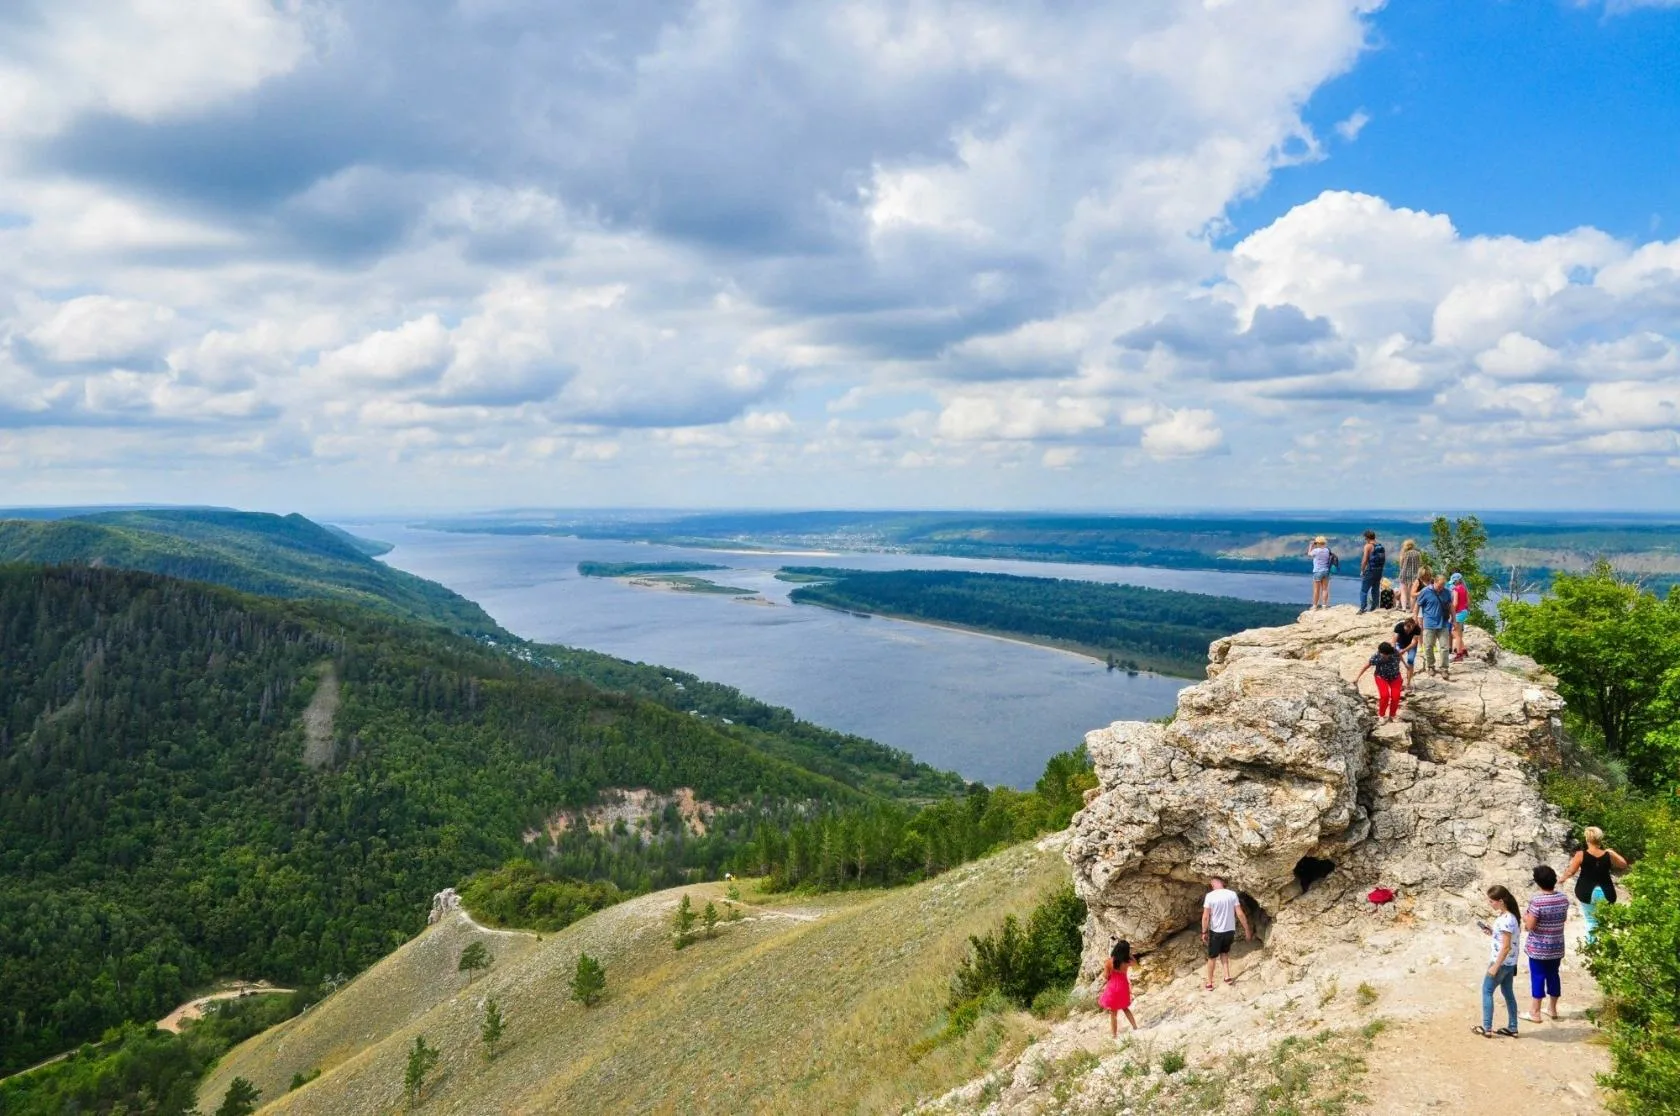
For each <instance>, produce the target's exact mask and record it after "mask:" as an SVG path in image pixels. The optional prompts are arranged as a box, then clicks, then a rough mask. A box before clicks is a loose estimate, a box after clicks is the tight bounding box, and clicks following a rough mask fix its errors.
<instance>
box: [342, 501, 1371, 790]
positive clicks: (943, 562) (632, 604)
mask: <svg viewBox="0 0 1680 1116" xmlns="http://www.w3.org/2000/svg"><path fill="white" fill-rule="evenodd" d="M345 527H346V529H348V530H351V531H354V532H355V533H357V534H360V535H363V536H366V537H369V538H376V539H383V540H384V541H386V542H390V543H394V544H395V546H396V549H395V550H393V551H391V552H390V553H389V554H387V555H386V556H385V559H384V560H385V561H387V562H389V563H390V564H391V565H393V566H396V567H397V568H399V569H403V570H407V571H408V572H410V573H413V574H418V575H419V576H421V577H426V578H430V579H432V580H433V581H437V582H441V583H442V584H444V585H447V586H449V587H450V588H451V589H453V590H455V591H456V592H458V593H460V594H462V595H463V596H466V597H469V598H471V599H472V600H474V601H476V602H478V603H479V604H480V605H481V606H483V608H484V610H485V611H486V612H488V613H489V614H490V615H491V616H493V617H495V619H496V621H497V623H499V624H501V625H502V626H503V627H505V628H507V629H508V630H509V631H511V632H513V633H515V634H517V635H520V636H523V637H525V638H526V639H532V640H538V641H541V642H544V643H561V644H566V645H569V646H573V647H586V648H589V649H591V650H595V651H604V652H606V653H608V654H611V655H616V656H618V657H620V658H624V659H630V660H634V661H640V662H645V663H657V664H660V665H663V666H669V667H675V668H676V669H678V670H684V671H687V672H689V673H690V674H694V675H697V676H699V677H701V678H705V679H708V680H710V681H714V682H723V683H726V684H728V685H731V686H734V687H736V688H737V689H739V690H741V691H742V692H743V693H745V694H748V695H751V696H752V697H755V698H758V699H759V700H761V701H767V702H770V703H771V704H774V705H782V706H786V707H787V708H789V709H792V710H793V711H794V712H795V713H797V714H798V715H799V716H801V717H803V718H805V719H806V720H809V721H813V722H815V723H817V724H820V725H825V726H827V727H829V728H834V729H840V730H842V731H845V732H852V733H856V734H858V735H860V736H867V737H869V738H871V739H874V740H878V741H880V742H881V743H883V744H889V745H891V746H893V747H895V748H902V749H904V750H905V751H907V752H909V753H910V754H911V755H913V756H915V757H916V758H917V759H919V760H922V761H924V762H926V763H930V764H933V765H934V766H935V767H941V768H947V769H951V770H955V771H958V772H960V773H961V774H962V775H964V776H965V777H967V778H969V779H975V780H979V781H982V782H986V783H994V784H995V783H1007V784H1009V785H1011V786H1017V787H1027V786H1031V785H1032V783H1033V781H1034V780H1036V779H1037V778H1038V775H1039V773H1040V772H1041V771H1042V770H1043V768H1044V761H1045V759H1046V758H1048V757H1049V756H1050V755H1052V754H1054V753H1056V752H1059V751H1065V750H1066V749H1068V748H1072V747H1073V746H1075V745H1076V744H1078V743H1079V741H1080V740H1081V739H1082V738H1083V737H1084V734H1085V733H1086V732H1087V731H1089V730H1091V729H1093V728H1098V727H1100V726H1103V725H1106V724H1108V723H1109V722H1111V721H1116V720H1140V719H1144V718H1148V717H1158V716H1161V715H1163V714H1165V713H1169V712H1171V710H1172V708H1173V704H1174V700H1175V698H1176V695H1177V694H1178V691H1179V689H1180V688H1181V687H1183V686H1185V685H1186V684H1187V682H1186V681H1185V680H1184V679H1180V678H1167V677H1162V676H1160V675H1152V674H1139V675H1136V676H1129V675H1127V674H1126V673H1125V672H1123V671H1113V672H1110V671H1109V670H1107V669H1106V668H1105V667H1104V666H1103V665H1102V664H1101V663H1097V662H1094V661H1093V660H1091V659H1087V658H1085V657H1084V656H1081V655H1074V654H1069V653H1066V652H1061V651H1056V650H1052V649H1049V648H1043V647H1035V646H1031V645H1027V644H1021V643H1015V642H1012V641H1008V640H1002V639H994V638H990V637H987V636H981V635H974V634H970V633H964V632H956V631H949V630H945V629H941V628H935V627H929V626H926V625H920V624H912V623H905V622H902V621H897V620H886V619H882V618H879V617H876V618H870V619H864V618H860V617H856V616H851V615H849V614H846V613H841V612H835V611H833V610H830V609H825V608H816V607H810V606H800V605H791V604H789V603H788V593H789V592H790V591H791V590H792V589H793V588H794V586H792V585H789V584H787V583H785V582H780V581H777V580H775V578H774V576H773V574H774V573H775V571H776V570H777V569H778V568H780V567H781V566H784V565H835V566H849V567H852V568H859V569H883V570H884V569H968V570H984V571H988V572H994V573H1014V574H1027V575H1036V576H1040V577H1069V578H1079V579H1083V580H1090V581H1111V582H1123V583H1126V584H1131V585H1145V586H1150V587H1153V588H1158V589H1184V590H1188V591H1192V592H1201V593H1219V594H1223V595H1226V596H1235V597H1246V598H1249V599H1251V600H1265V601H1301V602H1305V601H1306V600H1308V599H1309V596H1310V590H1309V587H1308V582H1307V578H1306V577H1305V576H1304V575H1303V576H1301V577H1287V576H1283V575H1278V574H1231V573H1213V572H1207V571H1198V570H1169V569H1156V568H1150V567H1127V566H1087V565H1071V564H1061V563H1043V562H1012V561H988V560H977V559H960V558H940V557H926V556H920V555H899V554H856V553H823V554H812V553H809V552H799V553H787V552H783V553H766V552H754V553H737V552H729V551H712V550H699V549H690V548H678V547H670V546H659V545H651V544H645V543H627V542H618V541H610V540H589V539H572V538H556V537H548V536H512V535H474V534H453V533H446V532H438V531H419V530H413V529H409V528H397V527H393V526H391V525H389V524H383V523H381V524H345ZM582 561H605V562H670V561H691V562H709V563H714V564H716V565H720V566H725V567H728V568H727V569H725V570H720V571H714V572H709V573H706V574H703V575H702V576H704V577H706V578H708V579H709V580H712V581H716V582H719V583H721V584H726V585H734V586H739V587H741V588H743V589H753V590H756V591H757V592H758V593H759V594H760V595H762V596H763V597H764V598H765V599H766V600H767V601H769V602H770V603H769V604H746V603H743V602H741V601H739V600H735V599H732V598H729V597H726V596H721V595H711V594H700V593H676V592H667V591H660V590H652V589H642V588H636V587H633V586H630V585H626V584H624V583H622V582H618V581H614V580H611V579H607V578H587V577H580V576H579V575H578V572H577V564H578V563H579V562H582ZM1339 587H1340V586H1339V585H1338V588H1339ZM1346 598H1347V599H1351V592H1349V593H1348V594H1347V595H1346Z"/></svg>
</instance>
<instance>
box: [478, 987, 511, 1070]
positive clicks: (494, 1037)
mask: <svg viewBox="0 0 1680 1116" xmlns="http://www.w3.org/2000/svg"><path fill="white" fill-rule="evenodd" d="M505 1029H506V1022H505V1021H504V1020H503V1019H502V1006H501V1005H500V1004H498V1003H497V1002H496V1001H495V1000H493V999H491V1000H486V1001H484V1022H483V1023H482V1024H480V1026H479V1028H478V1037H479V1038H481V1039H483V1040H484V1059H485V1061H488V1062H493V1061H495V1060H496V1044H497V1043H498V1042H500V1041H502V1032H503V1031H504V1030H505Z"/></svg>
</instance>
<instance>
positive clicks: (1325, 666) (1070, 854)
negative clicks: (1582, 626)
mask: <svg viewBox="0 0 1680 1116" xmlns="http://www.w3.org/2000/svg"><path fill="white" fill-rule="evenodd" d="M1399 618H1400V617H1399V614H1398V613H1388V612H1381V613H1376V614H1367V615H1365V616H1359V615H1356V614H1355V612H1354V610H1353V609H1352V608H1351V607H1343V608H1335V609H1328V610H1323V611H1319V612H1308V613H1305V614H1303V616H1302V618H1301V620H1300V622H1298V623H1296V624H1293V625H1290V626H1288V627H1283V628H1264V629H1256V630H1254V631H1248V632H1242V633H1239V634H1237V635H1234V636H1232V637H1230V638H1228V639H1224V640H1220V641H1219V642H1217V643H1215V644H1214V645H1213V647H1212V648H1211V649H1210V653H1209V666H1208V675H1209V677H1208V680H1207V681H1206V682H1202V683H1199V684H1197V685H1195V686H1191V687H1189V688H1187V689H1185V690H1184V691H1183V692H1182V693H1181V694H1180V695H1179V701H1178V712H1177V715H1176V717H1175V718H1174V720H1173V721H1172V723H1171V724H1168V725H1159V724H1152V723H1142V722H1126V721H1122V722H1117V723H1115V724H1113V725H1111V726H1109V727H1108V728H1105V729H1099V730H1097V731H1096V732H1093V733H1090V734H1089V735H1088V736H1087V737H1086V746H1087V748H1088V749H1089V750H1090V752H1091V755H1092V757H1093V759H1094V760H1095V762H1096V769H1097V776H1098V779H1099V780H1100V788H1099V793H1098V794H1097V796H1096V797H1095V798H1094V799H1093V800H1092V801H1091V802H1090V803H1089V804H1088V805H1087V806H1086V808H1085V809H1084V810H1083V811H1081V812H1080V813H1079V814H1077V815H1075V817H1074V819H1073V825H1072V830H1071V839H1070V841H1069V843H1068V847H1067V858H1068V862H1069V863H1070V864H1071V865H1072V868H1073V875H1074V885H1075V887H1076V889H1077V890H1078V892H1079V894H1080V896H1081V897H1082V898H1083V899H1084V900H1085V902H1086V904H1087V905H1088V906H1089V909H1090V919H1089V922H1088V923H1087V927H1086V936H1085V948H1086V971H1087V973H1088V974H1089V973H1092V972H1095V971H1099V970H1100V968H1101V959H1102V957H1103V955H1104V954H1105V953H1106V952H1107V951H1108V948H1109V943H1110V942H1112V941H1113V940H1114V939H1115V938H1126V939H1128V940H1130V941H1131V943H1132V946H1133V948H1134V950H1151V949H1156V948H1157V947H1161V946H1162V945H1163V943H1165V944H1166V945H1167V947H1168V948H1169V949H1172V950H1177V951H1179V952H1182V953H1185V954H1189V953H1190V952H1191V951H1192V949H1193V945H1194V931H1195V930H1196V929H1197V927H1198V926H1199V921H1200V918H1201V899H1202V895H1203V894H1204V891H1205V884H1206V881H1207V878H1208V877H1209V876H1213V875H1218V876H1222V877H1223V878H1224V879H1226V880H1227V881H1228V882H1229V884H1230V886H1231V887H1232V888H1234V889H1236V890H1238V891H1239V892H1241V893H1242V894H1243V895H1244V896H1245V897H1246V898H1247V899H1248V900H1249V902H1248V903H1247V904H1246V905H1247V906H1248V909H1249V913H1250V916H1251V918H1252V919H1254V920H1255V921H1256V922H1257V923H1258V924H1259V926H1260V928H1261V929H1262V931H1263V937H1264V940H1265V943H1266V944H1265V949H1266V953H1267V959H1268V966H1267V968H1268V971H1269V972H1270V973H1271V974H1272V975H1271V976H1270V977H1269V978H1268V979H1269V980H1276V981H1287V980H1289V979H1291V973H1290V968H1291V966H1295V965H1299V964H1301V963H1303V961H1302V958H1303V957H1304V956H1305V955H1306V954H1307V953H1310V952H1311V950H1312V949H1313V948H1314V946H1315V944H1316V943H1320V942H1322V941H1323V940H1325V938H1326V932H1327V931H1328V932H1330V934H1329V939H1330V940H1336V939H1345V938H1348V937H1349V936H1357V935H1358V934H1359V933H1361V932H1362V931H1363V930H1365V929H1366V928H1368V927H1371V928H1374V926H1375V925H1376V924H1378V923H1380V922H1382V921H1385V920H1391V919H1394V918H1397V917H1405V918H1408V919H1415V920H1425V921H1427V920H1431V919H1451V918H1463V917H1466V916H1467V915H1468V913H1469V911H1470V909H1471V908H1472V906H1474V909H1476V910H1480V908H1481V905H1482V898H1481V896H1482V892H1483V891H1484V889H1485V888H1486V887H1487V885H1488V884H1491V883H1494V882H1504V883H1507V884H1508V885H1510V886H1513V887H1516V886H1518V885H1526V883H1527V880H1528V875H1529V871H1530V869H1532V867H1533V866H1534V865H1535V864H1537V863H1540V862H1542V861H1545V860H1548V859H1554V858H1555V854H1556V853H1557V852H1558V851H1559V849H1560V847H1561V845H1562V842H1563V840H1564V839H1565V837H1566V836H1567V833H1568V829H1567V826H1566V825H1565V824H1564V823H1563V822H1562V820H1561V819H1560V818H1559V816H1558V815H1557V813H1556V812H1555V811H1554V810H1553V809H1551V808H1550V807H1548V806H1547V805H1546V804H1545V803H1544V802H1543V801H1542V799H1541V797H1540V794H1539V790H1538V786H1537V783H1536V780H1535V770H1536V765H1537V764H1546V763H1550V762H1555V760H1556V758H1557V755H1558V748H1559V743H1560V740H1561V725H1560V720H1559V716H1560V714H1561V711H1562V709H1563V702H1562V700H1561V699H1560V698H1559V697H1558V696H1557V694H1556V693H1555V692H1553V691H1552V690H1551V689H1550V688H1549V686H1548V685H1547V684H1546V683H1547V681H1548V680H1547V679H1546V678H1545V676H1544V675H1543V673H1542V672H1540V671H1539V670H1538V669H1537V668H1536V667H1535V665H1534V663H1533V662H1532V661H1531V660H1528V659H1525V658H1522V657H1521V656H1515V655H1511V654H1510V653H1508V652H1505V651H1502V650H1500V649H1499V648H1498V647H1497V646H1496V645H1495V644H1494V642H1493V640H1492V639H1491V637H1489V636H1487V635H1486V634H1485V633H1482V632H1480V631H1477V630H1474V629H1472V630H1471V631H1470V633H1469V651H1470V656H1469V660H1468V661H1467V662H1462V663H1455V664H1453V670H1452V674H1451V677H1450V678H1445V679H1443V678H1441V677H1439V676H1437V677H1435V678H1430V677H1428V676H1426V675H1425V674H1424V672H1423V670H1422V664H1421V662H1420V664H1419V670H1418V673H1417V677H1416V681H1415V685H1414V686H1413V687H1412V688H1411V689H1410V690H1409V691H1408V692H1407V694H1406V699H1405V702H1404V705H1403V707H1402V711H1401V718H1400V720H1399V721H1398V722H1396V723H1393V724H1378V723H1377V719H1376V716H1375V697H1374V690H1373V684H1372V682H1371V679H1370V676H1369V675H1367V676H1366V678H1365V680H1364V681H1363V683H1362V684H1361V689H1360V690H1356V689H1355V687H1354V685H1353V684H1352V679H1353V677H1354V676H1355V675H1356V674H1357V673H1358V671H1359V668H1360V667H1362V666H1363V665H1364V664H1365V662H1366V660H1367V659H1368V658H1369V656H1370V655H1371V654H1372V652H1373V651H1374V650H1375V649H1376V645H1377V644H1378V643H1379V642H1380V641H1382V640H1383V639H1387V638H1389V637H1390V636H1391V635H1392V629H1393V625H1394V624H1395V623H1396V622H1398V620H1399ZM1362 691H1363V692H1362ZM1327 866H1328V874H1327V875H1323V876H1322V877H1319V878H1315V876H1316V873H1318V872H1323V871H1325V870H1326V868H1327ZM1378 886H1382V887H1388V888H1391V889H1393V890H1395V891H1396V892H1398V893H1399V901H1398V902H1397V903H1394V904H1390V905H1388V906H1386V907H1383V908H1381V909H1373V908H1372V907H1371V905H1370V904H1369V903H1368V902H1367V901H1366V899H1365V895H1366V893H1367V892H1368V891H1369V890H1370V889H1371V888H1373V887H1378ZM1186 960H1188V957H1187V958H1186ZM1274 962H1275V964H1274Z"/></svg>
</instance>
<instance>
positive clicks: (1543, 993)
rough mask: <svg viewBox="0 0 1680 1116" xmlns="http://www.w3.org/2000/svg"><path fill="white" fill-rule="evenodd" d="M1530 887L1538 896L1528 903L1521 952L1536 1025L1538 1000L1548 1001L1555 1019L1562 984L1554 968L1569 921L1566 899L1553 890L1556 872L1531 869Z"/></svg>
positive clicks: (1548, 868)
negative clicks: (1524, 960)
mask: <svg viewBox="0 0 1680 1116" xmlns="http://www.w3.org/2000/svg"><path fill="white" fill-rule="evenodd" d="M1534 885H1535V886H1536V887H1538V888H1539V889H1540V894H1539V895H1536V896H1535V897H1534V898H1532V899H1530V900H1529V901H1528V910H1527V911H1525V912H1524V913H1523V929H1524V930H1527V931H1528V936H1527V937H1526V938H1525V939H1524V941H1523V951H1524V952H1525V953H1527V954H1528V990H1529V992H1530V993H1531V994H1532V995H1533V996H1534V1010H1533V1011H1532V1012H1530V1013H1529V1016H1528V1017H1529V1019H1531V1020H1532V1021H1534V1022H1535V1023H1538V1022H1540V1001H1541V1000H1542V999H1545V998H1548V997H1549V998H1550V999H1551V1001H1552V1003H1551V1008H1552V1011H1551V1016H1552V1018H1553V1019H1554V1020H1555V1019H1556V1018H1557V1017H1558V997H1559V996H1560V995H1562V994H1563V981H1562V979H1561V978H1560V977H1559V976H1558V969H1559V967H1560V966H1562V964H1563V924H1564V922H1565V921H1566V920H1567V919H1568V918H1569V897H1568V896H1567V895H1564V894H1563V893H1562V892H1560V891H1558V890H1557V872H1555V871H1553V869H1552V868H1551V866H1550V865H1547V864H1542V865H1540V867H1538V868H1536V869H1535V870H1534Z"/></svg>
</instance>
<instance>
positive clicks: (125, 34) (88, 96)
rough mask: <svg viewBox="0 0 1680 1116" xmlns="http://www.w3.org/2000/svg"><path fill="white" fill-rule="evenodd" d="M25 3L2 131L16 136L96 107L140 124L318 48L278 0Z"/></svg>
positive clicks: (16, 29) (2, 71)
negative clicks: (310, 43) (274, 0)
mask: <svg viewBox="0 0 1680 1116" xmlns="http://www.w3.org/2000/svg"><path fill="white" fill-rule="evenodd" d="M23 7H24V10H23V11H22V12H21V13H17V14H16V16H15V18H16V19H17V20H18V22H17V23H16V24H13V25H12V26H9V27H7V28H6V34H7V36H8V39H9V42H8V43H7V48H8V49H7V50H6V52H5V56H4V57H0V133H5V132H10V133H11V134H13V135H23V134H30V133H35V134H39V133H41V132H43V131H50V130H52V129H54V128H56V127H59V126H61V125H62V124H63V122H64V121H65V120H66V119H67V118H68V117H69V116H70V115H71V114H72V113H75V112H78V111H86V110H89V109H92V110H103V111H107V112H114V113H120V114H122V115H125V116H131V117H136V118H139V119H155V118H157V117H160V116H164V115H167V114H170V113H174V112H181V111H184V110H195V109H199V108H201V107H202V106H203V105H204V104H205V103H206V102H207V101H213V100H215V99H218V98H220V97H225V96H227V95H229V94H234V93H239V92H243V91H245V90H248V89H251V88H253V87H254V86H256V85H258V84H260V83H261V82H263V81H264V80H266V79H268V78H270V77H273V76H275V75H276V74H282V73H285V72H286V71H288V70H290V69H291V68H292V67H293V66H295V65H297V64H298V63H299V61H301V60H302V58H303V57H304V54H305V52H306V50H307V48H308V42H307V37H306V35H305V29H304V19H303V18H302V12H301V11H300V9H298V8H297V7H296V6H295V5H292V4H276V3H273V2H272V0H214V2H205V3H192V4H183V3H177V2H174V0H127V2H125V3H120V4H110V3H101V2H99V0H23ZM288 9H290V10H288Z"/></svg>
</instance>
